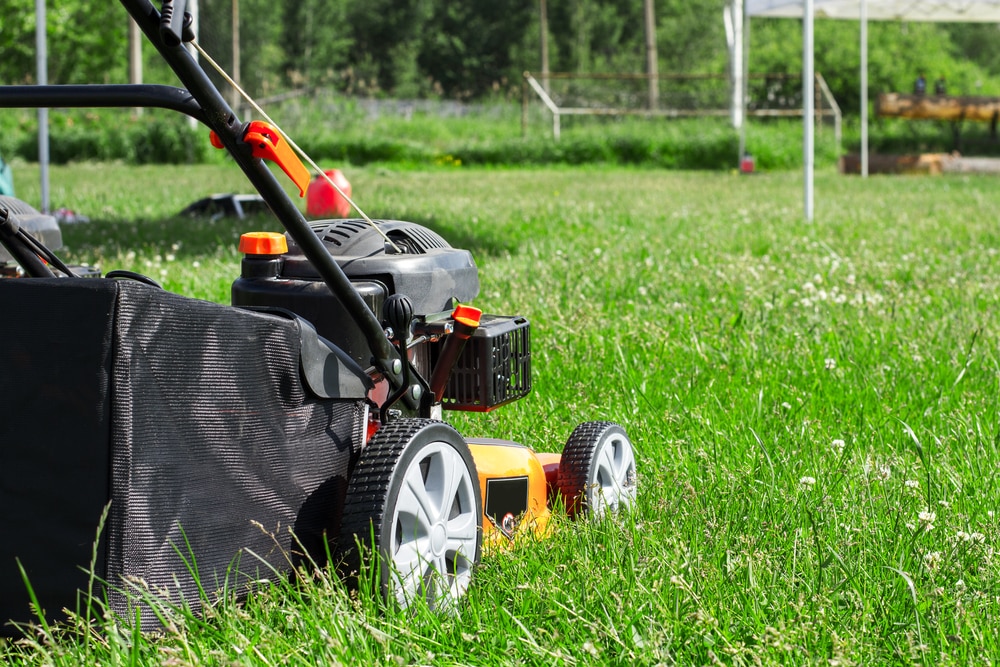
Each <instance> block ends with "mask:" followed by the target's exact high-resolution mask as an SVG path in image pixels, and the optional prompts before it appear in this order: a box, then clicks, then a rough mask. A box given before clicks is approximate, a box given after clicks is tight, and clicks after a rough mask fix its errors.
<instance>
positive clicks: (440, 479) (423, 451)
mask: <svg viewBox="0 0 1000 667" xmlns="http://www.w3.org/2000/svg"><path fill="white" fill-rule="evenodd" d="M482 517H483V508H482V498H481V496H480V493H479V476H478V474H477V472H476V465H475V462H474V461H473V459H472V454H471V452H470V451H469V446H468V444H467V443H466V442H465V439H464V438H462V436H461V435H459V433H458V432H457V431H455V429H453V428H452V427H451V426H449V425H447V424H445V423H443V422H438V421H433V420H430V419H400V420H397V421H395V422H392V423H390V424H387V425H386V426H383V427H382V428H381V429H380V430H379V431H378V433H376V434H375V436H374V437H373V438H372V439H371V441H370V442H369V443H368V445H367V446H366V447H365V448H364V449H363V450H362V451H361V457H360V459H359V460H358V464H357V466H356V467H355V469H354V472H353V474H352V475H351V479H350V481H349V482H348V487H347V499H346V502H345V506H344V519H343V523H342V528H341V534H340V538H339V540H338V553H339V557H340V558H339V560H340V561H341V563H342V567H344V568H345V570H346V574H347V575H348V579H349V580H354V581H360V582H363V581H369V582H370V583H372V584H373V585H374V586H373V588H374V590H375V592H376V593H377V594H378V595H380V596H381V597H382V598H383V599H384V600H385V601H386V602H390V603H391V602H393V601H395V602H396V603H397V604H399V605H400V606H402V607H404V608H405V607H407V606H408V605H409V604H411V603H412V602H413V601H414V600H416V599H418V598H421V597H422V598H424V599H425V600H426V601H427V604H428V606H430V607H431V608H441V607H448V606H450V605H453V604H454V602H456V601H457V600H458V599H459V598H460V597H461V596H462V595H464V593H465V591H466V589H467V588H468V586H469V582H470V580H471V578H472V570H473V568H474V567H475V566H476V564H478V562H479V555H480V548H481V536H482V527H483V526H482V524H483V518H482Z"/></svg>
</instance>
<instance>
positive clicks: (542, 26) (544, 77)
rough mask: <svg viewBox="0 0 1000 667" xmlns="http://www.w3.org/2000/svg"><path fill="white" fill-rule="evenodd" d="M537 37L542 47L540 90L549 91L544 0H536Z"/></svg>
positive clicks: (546, 15) (547, 40) (546, 12)
mask: <svg viewBox="0 0 1000 667" xmlns="http://www.w3.org/2000/svg"><path fill="white" fill-rule="evenodd" d="M538 12H539V14H538V23H539V26H540V28H539V38H540V39H541V49H542V54H541V55H542V90H544V91H545V92H546V93H548V92H549V12H548V9H547V8H546V6H545V0H538Z"/></svg>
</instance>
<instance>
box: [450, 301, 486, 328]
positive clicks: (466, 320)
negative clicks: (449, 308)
mask: <svg viewBox="0 0 1000 667" xmlns="http://www.w3.org/2000/svg"><path fill="white" fill-rule="evenodd" d="M451 316H452V317H453V318H455V321H456V322H461V323H462V324H464V325H465V326H467V327H472V328H473V329H475V328H476V327H478V326H479V320H480V319H481V318H482V316H483V311H481V310H479V309H478V308H473V307H472V306H463V305H461V304H459V306H458V307H457V308H455V310H454V312H452V314H451Z"/></svg>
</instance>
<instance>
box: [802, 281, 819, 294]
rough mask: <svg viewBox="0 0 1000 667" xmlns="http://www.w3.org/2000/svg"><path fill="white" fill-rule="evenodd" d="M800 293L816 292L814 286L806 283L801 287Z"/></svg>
mask: <svg viewBox="0 0 1000 667" xmlns="http://www.w3.org/2000/svg"><path fill="white" fill-rule="evenodd" d="M802 291H803V292H815V291H816V286H815V285H813V284H812V283H806V284H805V285H803V286H802Z"/></svg>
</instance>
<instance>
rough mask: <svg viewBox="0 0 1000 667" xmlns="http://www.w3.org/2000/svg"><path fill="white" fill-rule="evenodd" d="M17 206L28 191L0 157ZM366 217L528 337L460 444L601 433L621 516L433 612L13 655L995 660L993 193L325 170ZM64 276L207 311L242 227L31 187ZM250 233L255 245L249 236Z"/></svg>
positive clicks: (227, 624)
mask: <svg viewBox="0 0 1000 667" xmlns="http://www.w3.org/2000/svg"><path fill="white" fill-rule="evenodd" d="M16 168H17V172H16V173H17V186H18V191H19V194H20V195H21V196H22V198H25V199H27V200H29V201H31V200H33V199H34V197H35V196H36V186H35V185H34V178H35V176H34V173H33V170H32V167H31V166H29V165H24V164H18V165H16ZM347 176H348V178H349V179H350V180H351V182H352V185H353V186H354V193H355V195H356V197H357V198H358V200H359V202H361V203H362V204H363V205H364V206H365V207H366V209H367V211H368V213H370V214H371V215H373V216H386V217H395V218H399V219H408V220H413V221H416V222H421V223H424V224H427V225H429V226H431V227H433V228H434V229H436V230H438V231H439V232H441V233H442V234H444V235H445V237H446V238H449V239H450V240H451V241H452V242H453V243H454V244H455V245H460V246H464V247H468V248H470V249H471V250H472V251H473V252H474V253H475V255H476V258H477V262H478V265H479V269H480V279H481V282H482V290H481V295H480V298H479V300H478V302H477V304H476V305H478V306H480V307H481V308H483V309H484V310H486V311H489V312H497V313H505V314H513V313H517V314H523V315H526V316H528V317H529V318H530V319H531V322H532V337H533V353H534V363H533V366H534V369H535V374H534V384H535V391H534V393H533V394H532V395H531V396H529V397H528V398H527V399H525V400H523V401H521V402H520V403H517V404H515V405H512V406H509V407H505V408H503V409H501V410H498V411H497V412H496V413H493V414H490V415H488V416H468V415H449V417H450V418H451V420H452V421H453V423H455V424H456V426H457V427H458V428H459V429H460V430H461V431H462V432H463V433H465V434H466V435H469V436H493V437H504V438H510V439H513V440H517V441H520V442H523V443H525V444H528V445H531V446H533V447H536V448H537V449H539V450H548V451H552V450H556V451H558V450H559V449H560V448H561V447H562V443H563V442H564V441H565V439H566V437H567V436H568V434H569V432H570V431H571V430H572V428H573V426H574V425H575V424H577V423H578V422H580V421H584V420H591V419H612V420H616V421H618V422H620V423H621V424H623V425H624V426H625V427H626V428H627V430H628V431H629V433H630V435H631V436H632V439H633V440H634V442H635V446H636V448H637V451H638V456H639V461H640V480H639V482H640V487H641V492H640V497H639V503H638V507H637V508H636V510H635V511H634V512H633V513H631V514H629V515H628V516H625V517H622V518H619V519H617V520H613V521H605V522H600V523H587V522H583V523H577V524H571V523H569V522H568V521H567V522H560V523H559V524H558V526H557V530H556V533H555V535H554V536H552V537H551V538H550V539H548V540H546V541H543V542H539V543H525V544H522V545H521V546H520V547H519V548H517V549H515V550H514V551H512V552H509V553H500V554H493V555H489V556H487V557H486V558H485V559H484V561H483V564H482V567H481V568H480V569H479V571H478V574H477V577H476V579H475V581H474V584H473V586H472V588H471V589H470V591H469V594H468V596H467V599H466V600H465V602H464V603H463V605H462V607H461V609H460V611H459V614H458V615H457V616H435V615H433V614H430V613H428V612H426V610H421V609H417V610H416V611H414V612H412V613H411V614H402V613H399V612H395V611H385V610H379V609H378V608H377V606H376V605H375V604H373V603H372V602H370V601H369V600H367V599H351V598H350V596H349V595H348V594H347V593H346V592H345V590H344V589H343V588H342V586H341V585H340V583H339V582H337V581H336V580H332V579H329V578H327V577H319V578H317V579H314V580H310V581H309V582H308V583H306V584H304V585H303V586H301V587H296V586H284V585H275V586H273V587H272V588H271V589H269V590H267V591H265V592H264V593H262V594H261V595H258V596H255V597H253V598H251V599H250V600H249V601H248V602H247V603H246V604H244V605H242V606H237V605H232V604H226V605H223V606H222V607H221V608H219V609H217V610H214V611H213V612H212V614H211V615H210V617H208V618H206V619H204V620H199V619H195V618H192V617H190V615H185V614H183V613H178V614H177V615H176V618H175V620H174V623H173V624H172V625H171V626H169V627H168V630H167V631H166V632H165V633H164V634H162V635H160V636H148V637H147V636H137V635H134V634H132V633H131V632H129V631H127V630H124V629H122V630H117V629H116V628H115V626H114V625H112V624H107V625H106V626H105V627H103V632H102V633H100V634H88V633H82V634H73V633H69V634H66V635H61V634H56V635H55V636H53V635H52V633H46V632H41V633H40V634H38V635H35V636H34V637H33V639H31V640H30V641H28V642H25V643H21V644H15V645H11V646H8V647H6V648H3V649H0V651H2V652H4V653H3V655H4V658H5V659H6V660H8V661H9V662H11V663H24V664H95V663H99V664H112V663H115V664H230V663H233V664H261V665H265V664H275V663H281V664H309V665H312V664H338V663H339V664H385V665H399V664H442V665H451V664H475V665H482V664H498V665H500V664H503V665H506V664H532V665H534V664H539V665H542V664H544V665H578V664H582V665H589V664H593V665H598V664H600V665H604V664H610V665H637V664H638V665H643V664H648V665H656V664H667V665H671V664H677V665H688V664H711V663H718V662H721V663H723V664H746V665H753V664H765V665H771V664H816V665H850V664H865V665H870V664H900V665H902V664H907V665H908V664H924V665H967V664H980V663H982V664H994V663H996V662H997V661H998V660H1000V642H998V640H997V638H996V637H997V634H996V627H997V624H998V622H1000V586H998V584H1000V579H998V572H1000V560H998V554H997V548H998V546H1000V516H997V514H996V512H997V511H998V510H1000V507H998V505H1000V481H998V477H997V469H998V467H1000V450H998V443H1000V423H998V421H1000V420H998V417H1000V358H998V355H1000V322H998V315H997V313H998V312H1000V304H998V299H1000V285H998V280H1000V279H998V272H997V266H998V261H1000V229H998V228H997V226H996V220H997V218H998V215H1000V183H998V182H997V180H996V179H995V178H993V177H978V176H944V177H936V178H931V177H923V178H922V177H896V178H889V177H873V178H870V179H868V180H861V179H859V178H856V177H843V176H839V175H837V174H835V173H833V172H832V171H821V172H820V173H819V174H818V175H817V179H816V222H815V223H813V224H807V223H804V222H803V220H802V183H801V176H800V175H799V174H797V173H791V172H775V173H765V174H758V175H754V176H752V177H741V176H736V175H730V174H719V173H690V172H664V171H654V170H638V169H636V170H629V169H599V168H577V169H570V168H561V169H550V170H543V169H532V170H516V171H515V170H479V169H447V168H441V169H431V170H422V171H416V170H408V171H390V170H387V169H376V168H366V169H355V170H351V171H349V172H348V173H347ZM53 183H54V196H53V203H54V204H55V205H56V206H68V207H70V208H73V209H76V210H77V211H80V212H83V213H85V214H87V215H90V216H91V217H92V218H94V222H92V223H90V224H89V225H77V226H73V227H67V228H66V229H65V232H64V236H65V241H66V244H67V245H68V246H69V251H68V252H67V253H65V255H66V257H67V258H68V259H70V260H72V261H76V262H90V263H95V262H96V263H100V265H101V266H102V268H104V269H105V270H107V269H111V268H131V269H134V270H139V271H143V272H145V273H148V274H150V275H152V276H153V277H155V278H157V279H160V280H162V281H164V282H165V284H166V286H167V287H168V288H169V289H172V290H176V291H181V292H183V293H186V294H190V295H193V296H198V297H201V298H208V299H213V300H218V301H225V300H226V299H227V294H228V286H229V283H230V282H231V280H232V279H233V278H234V277H235V276H236V275H237V274H238V263H239V258H238V256H237V254H236V251H235V240H236V237H237V235H238V233H239V232H240V231H244V230H245V229H246V228H248V227H249V225H244V224H234V223H229V222H218V223H215V224H205V223H194V222H191V221H185V220H176V219H171V218H170V214H172V213H174V212H176V211H177V210H179V209H180V208H182V207H183V205H185V204H186V203H188V202H190V201H191V200H193V199H195V198H198V197H201V196H205V195H207V194H210V193H211V192H216V191H228V190H243V191H245V190H246V188H245V187H244V186H242V185H241V180H240V177H239V175H238V174H236V173H235V171H233V170H232V168H231V167H230V166H226V167H222V168H218V167H191V168H142V169H135V168H125V167H114V166H110V167H109V166H100V167H97V166H89V165H78V166H74V167H66V168H58V169H55V170H54V172H53ZM253 226H255V227H258V228H260V227H266V228H271V229H273V228H274V227H275V225H274V223H273V222H270V221H260V222H258V223H256V224H255V225H253Z"/></svg>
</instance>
